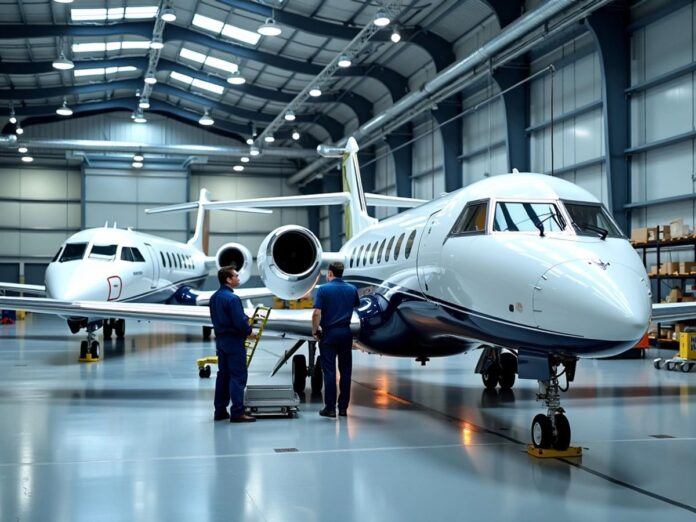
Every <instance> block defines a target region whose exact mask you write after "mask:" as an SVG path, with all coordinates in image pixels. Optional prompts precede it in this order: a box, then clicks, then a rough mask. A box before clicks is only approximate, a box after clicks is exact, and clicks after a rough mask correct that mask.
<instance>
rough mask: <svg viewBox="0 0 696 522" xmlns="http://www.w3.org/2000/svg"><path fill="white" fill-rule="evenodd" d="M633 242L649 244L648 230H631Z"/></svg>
mask: <svg viewBox="0 0 696 522" xmlns="http://www.w3.org/2000/svg"><path fill="white" fill-rule="evenodd" d="M631 241H633V242H634V243H647V242H648V229H647V228H634V229H633V230H631Z"/></svg>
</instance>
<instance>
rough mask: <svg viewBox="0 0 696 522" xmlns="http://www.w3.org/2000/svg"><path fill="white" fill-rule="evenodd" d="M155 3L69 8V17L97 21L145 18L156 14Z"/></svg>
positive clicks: (77, 19)
mask: <svg viewBox="0 0 696 522" xmlns="http://www.w3.org/2000/svg"><path fill="white" fill-rule="evenodd" d="M157 11H158V7H157V6H156V5H148V6H139V7H126V8H125V9H124V8H123V7H111V8H109V9H71V10H70V17H71V18H72V19H73V21H74V22H86V21H95V20H96V21H98V20H109V21H115V20H123V19H124V18H126V19H145V18H154V17H156V16H157Z"/></svg>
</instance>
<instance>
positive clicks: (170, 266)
mask: <svg viewBox="0 0 696 522" xmlns="http://www.w3.org/2000/svg"><path fill="white" fill-rule="evenodd" d="M167 259H168V260H169V268H174V263H173V262H172V256H171V254H170V253H169V252H167Z"/></svg>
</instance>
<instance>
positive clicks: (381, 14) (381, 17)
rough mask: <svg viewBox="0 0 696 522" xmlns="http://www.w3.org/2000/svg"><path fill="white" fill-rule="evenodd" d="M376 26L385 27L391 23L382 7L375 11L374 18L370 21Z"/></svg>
mask: <svg viewBox="0 0 696 522" xmlns="http://www.w3.org/2000/svg"><path fill="white" fill-rule="evenodd" d="M372 23H374V24H375V25H376V26H377V27H386V26H388V25H389V24H390V23H391V19H390V18H389V16H388V15H387V13H386V11H385V10H384V9H380V10H379V11H377V14H376V15H375V19H374V20H373V21H372Z"/></svg>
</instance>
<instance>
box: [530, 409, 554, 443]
mask: <svg viewBox="0 0 696 522" xmlns="http://www.w3.org/2000/svg"><path fill="white" fill-rule="evenodd" d="M552 442H553V427H552V426H551V419H549V418H548V417H547V416H546V415H544V414H543V413H540V414H539V415H537V416H536V417H534V420H533V421H532V444H534V447H535V448H542V449H548V448H550V447H551V443H552Z"/></svg>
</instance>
